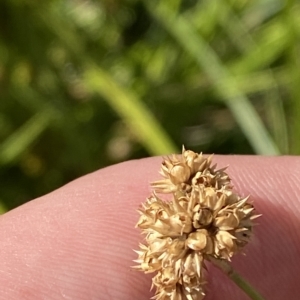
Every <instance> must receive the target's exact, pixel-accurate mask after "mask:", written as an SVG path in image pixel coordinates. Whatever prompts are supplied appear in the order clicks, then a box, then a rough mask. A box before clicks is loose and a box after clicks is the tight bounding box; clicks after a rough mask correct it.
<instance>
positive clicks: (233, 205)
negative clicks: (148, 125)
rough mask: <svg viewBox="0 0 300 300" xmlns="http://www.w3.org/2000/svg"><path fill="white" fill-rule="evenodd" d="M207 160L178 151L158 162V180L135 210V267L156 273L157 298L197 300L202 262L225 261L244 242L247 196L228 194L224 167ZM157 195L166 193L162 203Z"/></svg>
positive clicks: (248, 222) (249, 209) (249, 214)
mask: <svg viewBox="0 0 300 300" xmlns="http://www.w3.org/2000/svg"><path fill="white" fill-rule="evenodd" d="M211 160H212V157H211V156H210V157H208V158H205V157H204V156H202V154H196V153H194V152H193V151H186V150H185V149H183V153H182V155H181V156H175V155H174V156H173V157H172V158H167V159H165V160H164V161H163V163H162V168H161V172H160V173H161V174H162V175H163V176H164V179H163V180H160V181H155V182H154V183H153V184H152V187H153V188H154V193H153V195H151V196H150V197H149V198H148V199H147V201H146V203H144V204H143V205H142V207H141V209H140V210H139V212H140V219H139V221H138V223H137V227H139V228H140V229H142V231H143V233H144V234H145V235H146V245H140V250H139V251H136V252H137V253H138V259H137V260H136V262H137V263H138V265H137V266H135V268H137V269H139V270H141V271H144V272H146V273H151V272H157V274H156V275H155V277H154V278H153V282H152V287H156V294H155V296H154V299H157V300H169V299H173V300H196V299H197V300H199V299H203V297H204V291H203V285H204V282H205V280H204V276H203V270H204V260H205V258H208V257H209V256H211V257H214V258H217V259H225V260H230V258H231V257H232V256H233V255H234V254H235V253H237V252H238V251H239V250H241V249H242V248H243V247H244V246H245V245H246V244H247V243H248V241H249V239H250V237H251V232H252V225H253V219H254V218H256V217H257V215H255V213H254V208H253V206H252V204H250V203H249V202H248V198H242V197H240V196H239V195H237V194H236V193H234V192H233V191H232V186H231V183H230V178H229V176H228V175H227V173H226V172H225V169H220V170H217V169H216V165H214V166H211ZM157 193H172V195H173V197H172V200H171V201H164V200H163V199H161V198H160V197H159V196H158V195H157Z"/></svg>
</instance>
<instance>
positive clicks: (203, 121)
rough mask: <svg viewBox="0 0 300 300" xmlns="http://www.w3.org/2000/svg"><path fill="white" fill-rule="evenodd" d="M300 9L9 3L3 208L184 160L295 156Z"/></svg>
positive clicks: (1, 67)
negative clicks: (121, 165) (120, 171)
mask: <svg viewBox="0 0 300 300" xmlns="http://www.w3.org/2000/svg"><path fill="white" fill-rule="evenodd" d="M299 38H300V3H299V2H298V1H292V0H290V1H281V0H201V1H200V0H199V1H195V0H185V1H180V0H164V1H158V0H151V1H149V0H144V1H142V0H123V1H120V0H102V1H100V0H94V1H93V0H48V1H32V0H2V1H1V2H0V143H1V144H0V201H1V207H0V209H1V211H4V210H5V209H11V208H13V207H16V206H18V205H20V204H22V203H24V202H26V201H28V200H30V199H32V198H34V197H37V196H39V195H42V194H45V193H47V192H49V191H51V190H53V189H55V188H57V187H59V186H61V185H63V184H65V183H66V182H68V181H70V180H72V179H74V178H76V177H78V176H81V175H83V174H86V173H88V172H91V171H93V170H96V169H98V168H101V167H103V166H107V165H110V164H113V163H117V162H120V161H123V160H127V159H131V158H139V157H145V156H148V155H160V154H168V153H171V152H176V151H180V148H181V145H182V144H185V145H186V147H187V148H192V149H194V150H195V151H203V152H206V153H212V152H213V153H221V154H222V153H223V154H227V153H234V154H254V153H256V154H271V155H276V154H299V153H300V139H299V136H300V89H299V86H300V71H299V70H300V56H299V53H300V42H299V41H300V39H299Z"/></svg>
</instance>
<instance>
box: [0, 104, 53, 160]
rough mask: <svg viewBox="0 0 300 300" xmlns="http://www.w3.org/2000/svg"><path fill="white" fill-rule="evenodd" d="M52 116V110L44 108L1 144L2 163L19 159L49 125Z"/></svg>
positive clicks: (0, 158) (0, 156) (0, 155)
mask: <svg viewBox="0 0 300 300" xmlns="http://www.w3.org/2000/svg"><path fill="white" fill-rule="evenodd" d="M52 118H53V113H52V111H50V110H48V109H47V110H44V111H42V112H40V113H37V114H35V115H34V116H33V117H32V118H31V119H29V120H28V121H27V123H25V124H24V125H23V126H22V127H21V128H20V129H18V130H16V131H15V132H14V133H13V134H12V135H11V136H9V137H8V138H7V139H6V140H5V141H4V142H3V143H2V145H1V146H0V165H6V164H10V163H12V162H14V161H15V160H17V159H18V157H19V156H20V155H21V154H22V153H23V152H24V151H25V150H26V149H28V147H29V146H30V145H31V144H33V143H34V142H35V141H36V139H37V138H38V137H39V136H40V135H41V134H42V133H43V132H44V130H45V129H46V128H47V127H48V126H49V124H50V121H51V120H52Z"/></svg>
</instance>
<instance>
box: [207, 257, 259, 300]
mask: <svg viewBox="0 0 300 300" xmlns="http://www.w3.org/2000/svg"><path fill="white" fill-rule="evenodd" d="M207 259H208V260H209V261H210V262H211V263H213V264H214V265H215V266H216V267H218V268H219V269H221V270H222V271H223V272H224V273H225V274H226V275H227V276H228V277H229V278H230V279H231V280H232V281H233V282H234V283H235V284H236V285H237V286H238V287H239V288H241V289H242V290H243V291H244V292H245V293H246V294H247V295H248V296H249V297H250V299H252V300H265V298H264V297H263V296H262V295H261V294H260V293H259V292H257V291H256V290H255V289H254V287H253V286H251V285H250V283H249V282H248V281H246V280H245V279H244V278H243V277H242V276H241V275H239V274H238V273H237V272H235V271H234V270H233V268H232V266H231V265H230V264H229V263H228V261H226V260H223V259H217V258H214V257H210V256H209V257H207Z"/></svg>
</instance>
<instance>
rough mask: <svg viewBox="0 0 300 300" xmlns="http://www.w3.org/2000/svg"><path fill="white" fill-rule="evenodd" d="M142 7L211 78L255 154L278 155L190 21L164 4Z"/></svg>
mask: <svg viewBox="0 0 300 300" xmlns="http://www.w3.org/2000/svg"><path fill="white" fill-rule="evenodd" d="M144 3H145V5H146V7H147V8H148V10H149V12H150V13H151V14H152V15H153V16H154V17H155V18H156V19H157V20H158V21H159V22H160V23H161V24H163V26H164V27H165V28H166V30H168V31H169V32H170V34H172V35H173V36H174V38H175V39H176V40H177V42H178V43H179V44H180V45H181V47H182V48H183V49H185V51H186V52H187V53H189V54H190V55H191V56H192V57H193V58H194V59H195V61H196V62H197V63H198V64H199V66H200V67H201V68H202V69H203V70H204V72H205V73H206V74H207V75H208V76H209V77H210V79H211V80H212V82H213V85H214V87H215V89H216V91H217V92H218V94H219V95H220V96H221V98H222V99H223V100H224V101H225V102H226V104H227V106H228V107H229V109H230V110H231V112H232V114H233V116H234V117H235V119H236V121H237V123H238V124H239V126H240V127H241V129H242V130H243V132H244V134H245V136H246V137H247V138H248V140H249V142H250V144H251V145H252V147H253V149H254V150H255V152H256V153H257V154H264V155H277V154H279V150H278V148H277V146H276V145H275V143H274V142H273V140H272V139H271V137H270V135H269V133H268V132H267V130H266V128H265V126H264V125H263V123H262V121H261V119H260V117H259V116H258V114H257V112H256V111H255V109H254V107H253V106H252V104H251V103H250V101H249V100H248V99H247V97H246V96H245V95H244V94H243V93H242V92H241V91H240V90H239V88H238V84H237V83H236V81H235V78H234V77H233V76H231V74H230V73H229V72H228V70H227V69H226V68H225V67H224V66H223V64H222V62H221V61H220V59H219V58H218V56H217V55H216V53H215V52H214V50H213V49H212V48H211V47H210V46H209V45H208V44H207V43H206V41H205V40H203V39H202V38H201V36H199V35H198V34H197V33H196V32H195V31H194V29H193V27H192V26H191V25H190V23H189V21H188V20H186V19H185V18H184V17H183V16H180V15H177V16H176V15H175V14H174V13H173V11H172V10H170V9H169V8H168V7H167V5H166V2H160V3H159V4H157V3H156V2H155V1H154V2H149V1H144Z"/></svg>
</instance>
